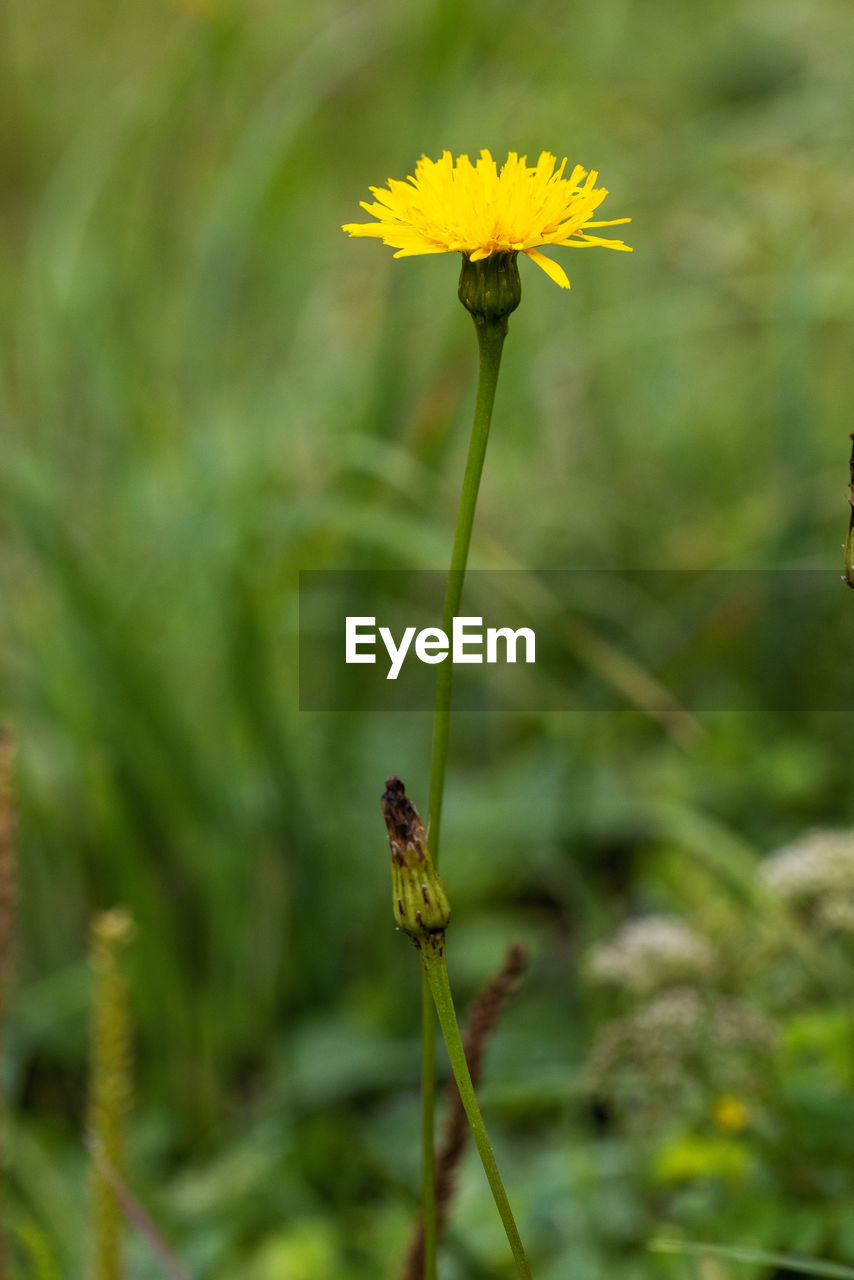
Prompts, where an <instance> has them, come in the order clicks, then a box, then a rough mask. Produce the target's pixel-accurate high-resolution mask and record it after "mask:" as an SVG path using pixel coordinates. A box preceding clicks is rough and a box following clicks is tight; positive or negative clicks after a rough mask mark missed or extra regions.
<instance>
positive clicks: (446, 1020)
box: [419, 933, 532, 1280]
mask: <svg viewBox="0 0 854 1280" xmlns="http://www.w3.org/2000/svg"><path fill="white" fill-rule="evenodd" d="M419 950H420V953H421V960H422V963H423V965H424V973H425V975H426V977H427V982H428V983H429V986H430V992H431V994H432V996H433V1003H434V1004H435V1006H436V1013H437V1014H438V1017H439V1025H440V1026H441V1028H442V1035H443V1036H444V1037H445V1044H446V1046H447V1049H448V1057H449V1058H450V1060H451V1069H452V1071H453V1073H454V1079H455V1080H456V1082H457V1088H458V1089H459V1091H460V1100H461V1101H462V1104H463V1107H464V1108H465V1113H466V1117H467V1119H468V1122H469V1128H470V1129H471V1131H472V1137H473V1138H474V1141H475V1146H476V1147H477V1150H478V1154H479V1155H480V1159H481V1163H482V1164H483V1169H484V1172H485V1174H486V1177H487V1180H488V1182H489V1185H490V1188H491V1189H492V1195H493V1197H494V1199H495V1204H496V1206H497V1208H498V1212H499V1214H500V1215H501V1221H502V1222H503V1223H504V1230H505V1231H506V1233H507V1239H508V1240H509V1242H510V1248H511V1249H512V1251H513V1257H514V1259H515V1261H516V1269H517V1270H518V1272H519V1275H520V1276H521V1277H522V1280H532V1278H531V1268H530V1267H529V1266H528V1259H527V1258H526V1256H525V1250H524V1248H523V1246H522V1241H521V1239H520V1238H519V1231H518V1229H517V1227H516V1220H515V1219H514V1217H513V1210H512V1209H511V1208H510V1202H509V1200H508V1199H507V1192H506V1191H505V1190H504V1183H503V1182H502V1181H501V1174H500V1173H499V1172H498V1165H497V1164H496V1162H495V1155H494V1154H493V1151H492V1146H491V1144H490V1141H489V1138H488V1136H487V1133H486V1126H485V1125H484V1123H483V1116H482V1115H481V1114H480V1106H479V1105H478V1101H477V1096H476V1094H475V1091H474V1085H473V1084H472V1080H471V1075H470V1074H469V1068H468V1063H467V1062H466V1055H465V1050H464V1049H463V1042H462V1038H461V1037H460V1030H459V1027H458V1026H457V1015H456V1011H455V1010H454V1001H453V997H452V996H451V986H450V983H449V982H448V969H447V965H446V964H445V939H444V935H443V934H438V933H437V934H432V935H431V936H430V938H429V939H428V940H427V941H425V942H424V943H423V944H422V945H421V946H420V948H419ZM425 1257H426V1254H425Z"/></svg>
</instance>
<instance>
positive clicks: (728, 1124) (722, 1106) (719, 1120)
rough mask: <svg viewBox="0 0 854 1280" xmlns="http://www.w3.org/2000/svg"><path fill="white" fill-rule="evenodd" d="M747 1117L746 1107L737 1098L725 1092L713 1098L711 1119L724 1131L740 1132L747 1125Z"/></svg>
mask: <svg viewBox="0 0 854 1280" xmlns="http://www.w3.org/2000/svg"><path fill="white" fill-rule="evenodd" d="M749 1118H750V1116H749V1112H748V1110H747V1107H746V1106H745V1105H744V1103H743V1102H740V1101H739V1099H738V1098H733V1097H732V1096H731V1095H730V1094H726V1093H725V1094H722V1095H721V1096H720V1097H719V1098H716V1099H715V1102H714V1106H713V1107H712V1119H713V1120H714V1122H715V1125H716V1126H717V1128H718V1129H721V1130H723V1132H724V1133H740V1132H741V1130H742V1129H744V1128H746V1127H747V1122H748V1120H749Z"/></svg>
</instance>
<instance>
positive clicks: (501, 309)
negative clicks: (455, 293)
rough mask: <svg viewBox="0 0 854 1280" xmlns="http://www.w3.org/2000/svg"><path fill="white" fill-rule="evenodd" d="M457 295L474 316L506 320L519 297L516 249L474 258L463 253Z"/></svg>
mask: <svg viewBox="0 0 854 1280" xmlns="http://www.w3.org/2000/svg"><path fill="white" fill-rule="evenodd" d="M459 295H460V302H461V303H462V304H463V306H464V307H465V308H466V310H467V311H470V312H471V313H472V315H473V316H474V317H475V320H477V319H479V318H481V317H482V318H483V319H484V320H485V321H486V322H487V323H488V324H494V323H495V321H497V320H506V317H507V316H509V315H510V312H511V311H515V310H516V308H517V307H518V305H519V303H520V302H521V300H522V281H521V280H520V279H519V268H518V266H517V265H516V253H491V254H490V255H489V257H488V258H480V259H478V261H477V262H472V260H471V258H470V257H469V256H468V255H467V254H465V253H464V254H463V269H462V271H461V272H460V285H459Z"/></svg>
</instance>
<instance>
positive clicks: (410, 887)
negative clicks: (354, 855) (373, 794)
mask: <svg viewBox="0 0 854 1280" xmlns="http://www.w3.org/2000/svg"><path fill="white" fill-rule="evenodd" d="M382 806H383V817H384V818H385V823H386V827H387V828H388V843H389V847H390V848H391V880H392V902H393V905H394V918H395V921H396V923H397V927H398V928H399V929H403V930H404V932H405V933H408V934H409V936H410V937H411V938H415V939H416V940H419V939H424V938H428V937H429V936H430V935H431V934H435V933H441V932H443V931H444V929H445V926H446V925H447V923H448V919H449V917H450V914H451V907H450V904H449V902H448V896H447V894H446V893H445V886H444V885H443V884H442V881H441V880H440V879H439V873H438V872H437V871H436V869H435V867H434V866H433V862H432V859H431V857H430V851H429V849H428V848H427V839H426V836H425V834H424V825H423V823H422V821H421V819H420V818H419V816H418V811H417V809H416V808H415V805H414V804H413V803H412V802H411V800H409V799H408V797H407V795H406V791H405V789H404V786H403V783H402V782H401V781H400V779H399V778H388V779H386V789H385V793H384V795H383V798H382Z"/></svg>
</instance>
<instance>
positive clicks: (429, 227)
mask: <svg viewBox="0 0 854 1280" xmlns="http://www.w3.org/2000/svg"><path fill="white" fill-rule="evenodd" d="M526 160H527V157H526V156H521V157H520V156H518V155H517V154H516V152H515V151H511V152H510V153H509V155H508V156H507V159H506V161H505V162H504V164H503V165H502V166H501V169H500V171H499V169H498V168H497V166H496V163H495V161H494V160H493V158H492V156H491V155H490V153H489V152H488V151H481V153H480V157H479V159H478V160H477V161H476V162H475V163H474V164H472V162H471V160H470V159H469V157H468V156H467V155H461V156H459V157H458V158H457V160H456V161H454V159H453V156H452V155H451V153H450V151H444V152H443V153H442V158H441V159H440V160H430V159H428V157H427V156H422V157H421V159H420V160H419V161H418V163H417V165H416V166H415V173H414V175H411V176H410V177H408V178H407V179H406V181H405V182H400V181H397V180H395V179H394V178H389V180H388V184H387V188H383V187H371V193H372V194H373V196H374V197H375V200H376V203H375V204H366V203H365V202H364V201H362V202H361V207H362V208H363V209H365V210H366V212H367V213H369V214H370V215H371V217H372V218H375V219H376V221H375V222H348V223H345V224H344V226H343V227H342V230H343V231H346V232H347V233H348V235H351V236H370V237H373V238H374V239H377V240H382V242H383V244H387V245H389V246H390V247H391V248H392V249H396V250H397V252H396V253H395V255H394V256H395V257H396V258H408V257H413V256H415V255H416V254H422V253H454V252H460V253H462V254H464V255H465V257H466V258H467V259H468V260H469V261H471V262H480V261H481V260H483V259H484V258H488V257H490V256H491V255H492V254H504V253H513V254H515V253H524V254H527V256H528V257H529V258H530V259H531V260H532V261H533V262H536V264H537V266H538V267H541V268H542V270H543V271H545V273H546V275H547V276H549V278H550V279H552V280H554V282H555V283H556V284H558V285H560V287H561V288H562V289H568V288H569V280H568V279H567V276H566V272H565V271H564V270H563V268H562V267H560V266H558V264H557V263H556V262H553V261H552V259H551V258H548V257H546V255H545V254H543V253H540V252H539V249H540V248H541V247H542V246H543V245H557V246H561V247H563V246H566V247H569V248H584V247H592V246H597V245H598V246H602V247H603V248H608V249H622V250H624V251H625V252H627V253H631V251H632V250H631V246H630V245H627V244H623V242H622V240H609V239H606V238H604V237H602V236H591V235H588V228H590V227H597V228H598V227H615V226H618V225H620V224H621V223H623V222H631V218H613V219H611V220H610V221H607V222H601V221H595V222H594V221H593V220H592V219H593V215H594V213H595V212H596V210H597V209H598V207H599V205H600V204H601V203H602V201H603V200H604V199H605V196H606V195H607V194H608V192H607V191H606V190H605V188H604V187H597V186H596V180H597V178H598V177H599V174H598V172H597V170H595V169H591V170H590V171H589V172H588V171H587V170H586V169H584V168H582V166H581V165H576V166H575V168H574V169H573V170H572V172H571V173H570V175H569V177H568V178H564V176H563V173H564V169H565V168H566V163H567V162H566V159H564V160H562V161H561V163H560V165H559V166H558V167H557V169H555V165H556V163H557V158H556V157H555V156H553V155H552V154H551V153H550V152H548V151H543V152H542V153H541V155H540V158H539V160H538V161H537V163H536V165H535V166H534V167H533V168H531V167H530V166H529V165H528V164H527V163H526Z"/></svg>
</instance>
